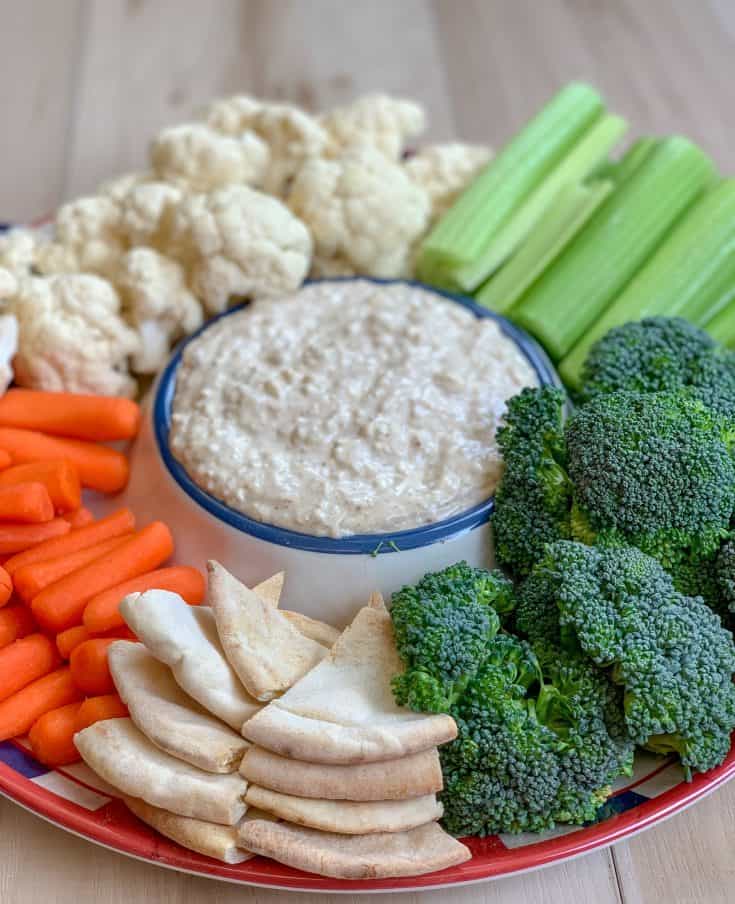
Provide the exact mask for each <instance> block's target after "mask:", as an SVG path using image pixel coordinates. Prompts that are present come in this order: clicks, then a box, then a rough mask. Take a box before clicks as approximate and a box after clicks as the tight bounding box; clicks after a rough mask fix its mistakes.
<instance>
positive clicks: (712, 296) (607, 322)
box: [559, 179, 735, 389]
mask: <svg viewBox="0 0 735 904" xmlns="http://www.w3.org/2000/svg"><path fill="white" fill-rule="evenodd" d="M734 287H735V179H728V180H727V181H725V182H722V183H721V184H720V185H718V186H717V187H716V188H713V189H712V190H711V191H709V192H707V193H706V194H705V195H704V197H703V198H701V199H700V200H699V201H698V202H697V203H696V204H695V205H694V207H693V208H692V209H691V211H690V212H689V213H688V214H686V215H685V216H684V217H683V218H682V220H681V221H680V222H679V223H678V224H677V226H676V227H675V228H674V230H673V231H672V232H671V234H670V235H669V236H668V237H667V238H666V239H665V240H664V241H663V242H662V244H661V245H660V246H659V248H658V249H657V250H656V251H655V252H654V254H653V255H652V256H651V257H650V259H649V260H648V261H647V262H646V263H645V264H644V266H643V267H642V268H641V269H640V270H639V271H638V273H637V274H636V275H635V276H634V277H633V279H632V280H631V282H630V283H629V284H628V286H627V287H626V288H625V289H624V290H623V292H622V293H621V294H620V295H619V296H618V297H617V298H616V299H615V301H614V302H613V303H612V305H610V307H609V308H608V309H607V310H606V311H605V312H604V314H603V315H602V316H601V317H600V319H599V320H598V321H597V322H596V323H594V324H593V325H591V327H590V329H589V330H587V332H586V333H585V334H584V336H583V337H582V338H581V339H580V341H579V342H578V343H577V344H576V345H575V347H574V349H573V350H572V351H571V352H570V353H569V354H568V355H567V357H566V358H564V360H563V361H562V362H561V364H560V366H559V372H560V373H561V375H562V377H563V378H564V380H565V382H566V383H567V385H569V386H571V387H573V388H574V389H578V388H579V385H580V382H581V380H582V377H581V371H582V365H583V363H584V360H585V358H586V357H587V353H588V352H589V350H590V348H591V347H592V346H593V345H594V343H595V342H596V341H597V340H598V339H599V338H600V337H601V336H604V335H605V333H607V332H608V330H610V329H611V328H612V327H615V326H619V325H621V324H623V323H626V322H628V321H630V320H637V319H639V318H641V317H649V316H652V315H656V314H667V315H674V314H676V315H680V316H682V317H686V318H687V319H688V320H691V321H692V322H693V323H697V324H701V323H703V322H706V320H707V319H708V317H711V316H713V315H714V314H716V313H717V312H718V311H719V310H722V309H723V308H725V307H727V306H728V305H729V303H730V301H731V299H732V298H733V294H734Z"/></svg>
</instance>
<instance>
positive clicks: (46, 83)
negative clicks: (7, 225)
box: [0, 0, 735, 904]
mask: <svg viewBox="0 0 735 904" xmlns="http://www.w3.org/2000/svg"><path fill="white" fill-rule="evenodd" d="M734 51H735V3H733V2H732V0H710V2H705V0H680V2H675V0H435V2H431V0H292V2H290V0H246V2H237V0H213V2H206V0H158V2H153V0H152V2H146V0H127V2H126V0H46V2H44V0H23V2H18V0H0V164H1V165H0V220H22V219H24V218H25V219H32V218H34V217H38V216H39V215H42V214H44V213H45V212H47V211H49V210H52V209H53V208H54V206H55V205H56V204H57V203H58V202H59V201H61V200H63V199H66V198H71V197H75V196H77V195H79V194H82V193H85V192H90V191H92V190H93V189H94V188H95V186H96V185H97V184H98V182H99V181H100V180H102V179H104V178H107V177H109V176H112V175H114V174H117V173H121V172H123V171H126V170H130V169H135V168H139V167H141V166H142V165H143V164H144V153H145V147H146V141H147V140H148V139H149V137H150V136H151V135H153V134H154V133H155V132H156V130H157V129H159V128H160V127H161V126H163V125H166V124H169V123H176V122H180V121H184V120H186V119H187V118H188V117H190V116H191V114H192V113H193V112H194V111H196V110H197V109H198V108H199V107H200V106H201V105H202V104H203V103H204V102H206V101H207V100H208V99H210V98H212V97H214V96H218V95H223V94H228V93H232V92H236V91H249V92H252V93H254V94H258V95H261V96H266V97H273V98H282V99H287V100H292V101H296V102H298V103H302V104H305V105H307V106H310V107H314V108H319V107H323V106H326V105H330V104H334V103H336V102H342V101H347V100H349V99H350V98H352V97H353V96H354V95H356V94H358V93H359V92H362V91H368V90H376V89H380V90H385V91H389V92H395V93H397V94H405V95H408V96H411V97H415V98H418V99H419V100H421V101H422V102H423V103H424V104H425V105H426V107H427V109H428V110H429V113H430V118H431V129H430V137H432V138H448V137H452V136H458V137H462V138H465V139H474V140H477V141H485V142H491V143H498V142H500V141H501V140H502V139H503V138H505V137H506V136H507V135H509V134H510V133H511V132H512V131H513V130H514V129H516V128H517V127H518V126H520V125H521V124H522V123H523V122H524V121H525V120H526V118H527V117H528V116H529V115H530V114H532V113H533V112H534V111H535V110H536V109H537V108H538V106H539V105H540V104H541V103H542V102H543V101H544V100H545V99H546V98H547V97H548V96H549V95H550V94H551V93H552V92H553V91H554V90H555V89H556V88H557V87H558V86H559V85H561V84H562V83H564V82H566V81H567V80H569V79H573V78H580V79H587V80H589V81H591V82H593V83H594V84H595V85H597V86H598V87H599V88H600V89H601V90H602V91H603V93H604V94H605V95H606V96H607V98H608V100H609V102H610V105H611V107H612V108H613V109H614V110H615V111H616V112H619V113H622V114H623V115H625V116H626V117H628V119H629V120H630V122H631V124H632V125H633V129H634V131H635V132H637V133H640V132H656V131H660V132H668V133H670V132H681V133H683V134H685V135H688V136H691V137H692V138H694V139H695V140H696V141H699V142H701V143H702V144H703V145H704V147H706V148H707V149H708V150H709V151H710V152H711V153H712V154H713V155H714V157H715V159H716V160H717V161H718V162H719V163H720V164H721V165H722V166H723V168H725V169H726V170H727V169H729V170H730V172H734V173H735V142H733V141H732V140H728V139H729V138H730V137H731V136H730V134H729V133H730V131H731V122H732V121H731V119H730V117H731V116H732V108H733V107H732V96H733V94H732V91H733V89H732V72H733V70H732V60H733V55H734ZM728 123H730V125H728ZM734 838H735V784H733V785H732V786H730V788H725V789H724V790H721V791H719V792H717V793H715V794H714V795H712V796H711V797H709V798H708V799H707V800H705V801H704V802H703V803H700V804H699V805H698V806H696V807H695V808H694V809H692V810H690V811H689V812H687V813H685V814H682V815H680V816H677V817H675V818H673V819H672V820H670V821H669V822H667V823H665V824H664V825H661V826H659V827H657V828H654V829H652V830H650V831H648V832H646V833H644V834H642V835H640V836H638V837H636V838H633V839H632V840H630V841H627V842H624V843H621V844H618V845H616V846H615V847H614V848H613V849H611V850H606V851H601V852H597V853H594V854H591V855H589V856H587V857H584V858H582V859H579V860H575V861H573V862H570V863H566V864H563V865H561V866H557V867H552V868H549V869H545V870H542V871H540V872H536V873H531V874H528V875H526V876H519V877H516V878H513V879H509V880H504V881H498V882H493V883H487V884H484V885H478V886H474V887H469V888H466V889H463V890H456V891H453V892H452V893H451V894H450V893H449V892H442V891H437V892H432V893H431V894H429V893H426V894H421V895H406V896H405V898H404V899H403V900H405V901H406V904H417V902H421V904H424V902H427V904H428V902H430V901H434V902H437V904H439V902H444V901H446V902H449V901H452V902H457V904H480V902H521V901H528V902H534V904H535V902H549V904H570V902H573V904H576V902H595V904H608V902H609V904H614V902H624V904H635V902H654V901H655V902H658V901H665V902H667V904H669V902H677V904H678V902H682V904H683V902H697V904H710V902H719V901H723V902H725V901H733V900H735V891H734V890H733V880H735V856H733V849H734V847H735V841H733V839H734ZM91 900H95V901H103V902H105V904H108V902H109V904H123V902H125V904H136V902H143V901H150V902H158V901H163V900H165V901H167V902H170V904H194V902H197V904H198V902H200V901H202V900H206V901H207V902H210V904H226V902H234V901H262V902H265V904H278V902H293V904H307V902H316V901H317V900H320V897H319V896H316V895H298V894H296V895H287V894H285V893H279V892H265V891H262V890H257V889H247V888H238V887H235V886H231V885H226V884H223V883H216V882H212V881H209V880H205V879H198V878H193V877H191V876H185V875H180V874H176V873H172V872H168V871H166V870H162V869H157V868H155V867H153V866H148V865H146V864H143V863H138V862H136V861H134V860H130V859H128V858H126V857H123V856H121V855H118V854H114V853H111V852H109V851H106V850H103V849H101V848H98V847H95V846H91V845H90V844H88V843H87V842H84V841H82V840H80V839H78V838H75V837H73V836H71V835H68V834H66V833H65V832H63V831H61V830H59V829H57V828H54V827H53V826H50V825H48V824H47V823H45V822H43V821H41V820H40V819H38V818H36V817H35V816H32V815H30V814H29V813H26V812H25V811H23V810H21V809H20V808H19V807H17V806H15V805H14V804H12V803H9V802H7V801H5V800H1V801H0V902H3V904H36V902H40V901H43V902H44V904H78V902H86V901H91ZM321 900H323V898H321ZM347 900H349V901H350V902H358V901H366V900H367V897H366V896H362V895H355V896H349V897H348V898H347Z"/></svg>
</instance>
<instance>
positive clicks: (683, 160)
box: [513, 137, 715, 361]
mask: <svg viewBox="0 0 735 904" xmlns="http://www.w3.org/2000/svg"><path fill="white" fill-rule="evenodd" d="M714 179H715V168H714V164H713V163H712V161H711V160H710V158H709V157H708V156H707V155H706V154H705V153H704V152H703V151H701V150H700V149H699V148H698V147H696V146H695V145H693V144H692V143H691V142H690V141H687V140H686V139H685V138H679V137H673V138H667V139H665V140H663V141H661V143H660V144H659V145H658V146H657V147H655V148H654V149H653V151H652V152H651V153H650V154H649V155H648V156H647V157H646V158H645V159H644V160H643V161H642V162H641V163H640V164H639V165H638V166H637V167H636V168H635V169H634V170H633V172H632V173H630V175H629V176H628V177H627V178H626V179H624V180H623V182H622V183H621V184H620V185H619V186H618V187H617V188H616V189H615V191H613V192H612V194H611V195H610V196H609V197H608V199H607V200H606V201H605V203H604V204H603V205H602V206H601V207H600V208H599V210H598V211H597V213H596V214H595V215H594V216H593V217H592V219H591V220H590V222H589V223H588V224H587V226H586V227H585V228H584V229H583V230H582V231H581V232H579V233H578V234H577V236H576V237H575V238H574V239H573V240H572V242H571V243H570V244H569V245H568V246H567V247H566V249H565V250H564V251H563V252H562V253H561V254H560V255H559V257H558V258H557V259H556V260H555V261H554V263H553V264H552V265H551V266H550V267H549V268H548V269H547V270H546V271H545V272H544V273H543V274H542V275H541V277H540V279H538V280H537V281H536V282H535V283H534V285H533V286H531V288H530V289H529V291H528V292H527V293H526V295H525V296H524V297H523V298H522V299H521V300H520V302H519V303H518V306H517V308H515V309H514V312H513V313H514V319H515V320H516V322H517V323H519V324H520V325H521V326H523V327H525V328H526V329H527V330H529V332H531V333H533V335H534V336H536V338H538V339H539V340H540V341H541V343H542V344H543V345H545V347H546V350H547V352H548V353H549V354H550V355H551V356H552V358H553V359H554V360H555V361H559V360H560V359H561V358H563V357H564V356H565V355H566V354H567V353H568V352H569V351H570V350H571V349H572V348H573V347H574V345H575V344H576V343H577V342H578V341H579V340H580V339H581V337H582V336H583V335H584V334H585V333H586V332H587V331H588V330H589V329H590V327H591V326H592V325H593V324H594V323H595V321H596V320H597V319H598V318H599V317H600V316H601V314H602V313H603V311H604V310H605V309H606V308H607V307H608V306H609V305H610V303H611V302H612V301H613V299H615V298H616V297H617V295H618V294H619V293H620V291H621V290H622V288H623V287H624V286H625V285H626V284H627V283H628V281H629V280H630V279H631V277H632V276H633V275H634V274H635V273H636V272H637V271H638V270H639V269H640V267H641V266H642V265H643V263H644V262H645V261H646V260H647V259H648V258H649V257H650V255H651V254H652V253H653V251H654V250H655V248H656V247H657V246H658V245H659V244H660V242H661V241H662V239H663V238H664V236H665V235H666V233H667V232H668V231H669V229H670V228H671V227H672V226H673V225H674V223H675V222H676V221H677V220H678V219H679V217H680V216H681V215H682V214H683V213H684V211H685V210H686V209H687V208H688V207H689V206H690V205H691V203H692V202H693V201H694V200H695V199H696V198H697V197H698V196H699V195H700V194H701V193H702V192H703V191H704V190H705V189H706V188H707V187H708V186H710V185H711V184H712V182H713V180H714Z"/></svg>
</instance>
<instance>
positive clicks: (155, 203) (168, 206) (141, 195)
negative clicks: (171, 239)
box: [120, 182, 184, 246]
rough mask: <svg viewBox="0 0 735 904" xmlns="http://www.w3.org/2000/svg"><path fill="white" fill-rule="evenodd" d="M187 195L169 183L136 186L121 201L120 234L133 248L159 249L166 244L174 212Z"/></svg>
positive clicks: (143, 183) (146, 183)
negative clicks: (134, 246) (170, 220)
mask: <svg viewBox="0 0 735 904" xmlns="http://www.w3.org/2000/svg"><path fill="white" fill-rule="evenodd" d="M183 196H184V193H183V191H182V190H181V189H180V188H178V186H176V185H171V184H169V183H168V182H142V183H138V184H137V185H133V186H131V187H130V188H129V190H128V191H127V192H126V193H125V194H124V195H123V196H122V197H121V199H120V231H121V232H122V234H123V235H124V237H125V239H126V240H127V242H128V243H129V244H130V245H154V246H159V245H162V244H163V243H164V242H165V234H166V227H167V225H168V222H169V219H170V216H171V214H172V211H173V210H174V208H175V207H176V205H177V204H179V202H180V201H181V199H182V198H183Z"/></svg>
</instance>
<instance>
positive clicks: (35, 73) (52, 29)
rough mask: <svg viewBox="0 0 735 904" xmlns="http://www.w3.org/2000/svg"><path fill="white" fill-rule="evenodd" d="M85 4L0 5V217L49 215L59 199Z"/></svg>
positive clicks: (6, 1)
mask: <svg viewBox="0 0 735 904" xmlns="http://www.w3.org/2000/svg"><path fill="white" fill-rule="evenodd" d="M80 7H81V4H80V2H79V0H67V2H64V3H48V2H45V0H24V2H23V3H16V2H13V0H2V2H0V111H1V112H0V118H1V119H2V127H1V128H0V160H1V162H2V166H0V221H2V220H5V221H14V222H23V221H26V220H33V219H35V218H37V217H40V216H43V215H44V214H45V213H47V212H48V211H50V210H52V209H53V208H54V207H55V206H56V204H57V203H58V199H59V197H60V196H61V192H62V186H63V182H64V163H65V159H66V146H67V141H66V139H67V131H68V126H69V117H70V114H71V110H72V105H73V101H74V75H75V71H76V61H77V45H78V30H79V12H80Z"/></svg>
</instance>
